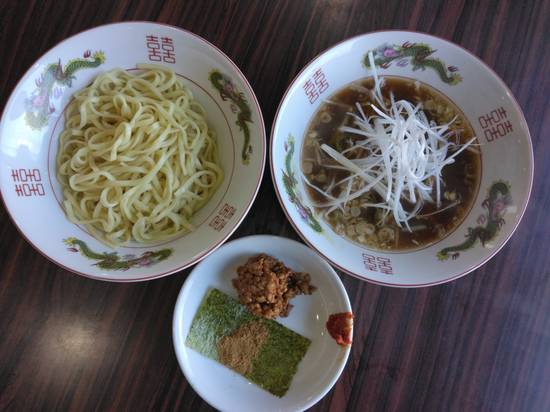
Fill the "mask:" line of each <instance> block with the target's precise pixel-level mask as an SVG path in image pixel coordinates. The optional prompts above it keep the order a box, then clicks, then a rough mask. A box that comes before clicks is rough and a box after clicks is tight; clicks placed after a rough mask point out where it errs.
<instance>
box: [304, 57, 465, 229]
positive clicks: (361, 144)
mask: <svg viewBox="0 0 550 412" xmlns="http://www.w3.org/2000/svg"><path fill="white" fill-rule="evenodd" d="M368 58H369V62H370V67H371V69H372V74H373V77H374V91H373V97H374V102H375V103H376V104H371V107H372V109H373V110H374V112H375V113H376V115H374V116H370V117H367V116H366V115H365V112H364V111H363V108H362V107H361V105H360V104H359V103H356V106H357V112H358V113H349V114H350V115H351V116H352V117H353V119H354V126H355V127H349V126H344V127H341V128H340V130H341V131H343V132H347V133H352V134H355V135H359V136H361V137H362V139H361V140H358V141H355V142H354V143H353V146H352V147H350V148H347V149H345V150H343V151H342V152H338V151H337V150H335V149H334V148H332V147H331V146H328V145H326V144H323V145H322V146H321V149H322V150H323V151H324V152H325V153H326V154H327V155H328V156H330V157H331V158H332V159H334V160H335V161H336V162H337V163H338V164H339V165H340V167H338V166H333V167H337V168H341V169H343V170H346V171H348V172H349V173H350V175H349V176H348V177H347V178H346V179H344V180H342V181H341V182H337V183H335V184H336V185H338V184H341V183H345V184H346V185H345V190H342V191H341V193H340V195H339V197H335V196H332V195H330V189H328V190H327V189H325V190H321V189H320V188H318V187H316V186H315V185H314V184H312V183H311V182H307V184H308V185H309V186H311V187H313V188H314V189H316V190H317V191H319V192H320V193H322V194H324V195H325V196H326V199H327V202H326V203H323V205H322V206H324V207H329V211H334V210H336V209H337V208H338V209H342V210H343V208H344V206H345V205H346V204H347V203H348V202H349V201H350V200H353V199H356V198H358V197H359V196H361V195H362V194H364V193H366V192H367V191H370V190H374V191H375V192H376V193H378V194H379V195H380V196H381V197H382V199H384V202H383V203H376V204H368V206H369V207H377V208H380V209H383V210H384V213H385V216H386V215H387V214H388V213H391V214H393V217H394V219H395V222H396V223H397V224H398V225H399V226H400V227H405V228H407V229H408V230H411V228H410V226H409V221H410V220H411V219H412V218H414V217H415V216H418V213H419V211H420V210H421V209H422V206H423V205H424V204H425V203H426V202H429V203H434V202H435V203H436V205H437V208H438V209H440V207H441V192H442V186H443V182H442V178H441V171H442V169H443V168H444V167H445V166H447V165H450V164H452V163H454V161H455V158H456V156H458V155H459V154H460V153H461V152H462V151H463V150H465V149H466V148H467V147H468V146H470V145H471V144H472V142H473V141H474V140H476V138H475V137H474V138H472V139H471V140H469V141H468V142H466V143H465V144H460V143H458V139H456V140H457V143H455V142H452V141H451V140H450V138H451V137H453V136H455V135H456V133H455V132H454V131H452V130H450V129H449V126H450V125H451V124H452V123H453V122H454V121H455V120H456V118H455V119H453V120H451V121H450V122H449V123H446V124H443V125H437V124H435V122H433V121H432V122H430V121H428V118H427V117H426V114H425V113H424V112H423V110H422V106H421V104H417V105H414V104H412V103H411V102H409V101H407V100H398V101H395V99H394V96H393V94H392V93H390V103H391V104H390V105H389V107H387V106H386V104H385V102H384V98H383V96H382V90H381V88H382V85H383V79H379V78H378V75H377V73H376V66H375V64H374V58H373V55H372V52H371V53H369V55H368ZM358 148H362V149H365V150H364V151H365V153H367V156H366V157H363V158H356V157H353V158H350V157H347V155H348V154H349V153H350V152H355V153H357V151H356V149H358ZM356 178H359V179H361V184H360V185H359V188H356V189H355V190H353V189H352V181H354V179H356ZM331 186H332V185H331ZM411 205H412V206H411ZM455 205H456V204H453V205H452V206H455ZM319 206H321V205H319ZM447 207H451V205H449V206H447ZM445 209H446V208H445ZM424 216H427V215H424Z"/></svg>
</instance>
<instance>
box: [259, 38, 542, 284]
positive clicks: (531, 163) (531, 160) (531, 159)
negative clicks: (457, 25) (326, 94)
mask: <svg viewBox="0 0 550 412" xmlns="http://www.w3.org/2000/svg"><path fill="white" fill-rule="evenodd" d="M386 32H391V33H396V32H397V33H411V34H420V35H423V36H427V37H432V38H434V39H437V40H440V41H443V42H445V43H447V44H449V45H451V46H455V47H458V48H460V49H462V50H463V51H464V52H466V54H468V55H469V56H470V57H472V58H473V59H474V60H475V61H477V62H478V63H480V64H481V65H482V66H483V67H484V68H485V69H487V70H488V71H489V73H491V74H492V75H493V77H494V78H496V80H497V82H498V83H499V84H500V85H501V87H502V88H503V89H504V90H505V91H506V93H507V94H508V96H509V97H510V100H511V102H512V104H513V105H514V106H515V108H516V110H517V112H518V113H519V118H520V123H522V124H523V126H525V130H526V131H527V141H528V145H529V149H530V151H529V154H530V156H529V189H528V192H527V198H526V200H525V204H524V206H523V208H522V210H521V212H520V213H519V215H518V216H519V217H518V219H517V221H516V223H515V224H514V227H513V228H512V231H511V232H510V234H509V235H508V236H507V237H506V238H505V239H504V241H503V242H502V244H501V245H500V246H498V247H497V248H495V249H494V250H493V251H492V252H490V253H489V255H488V256H487V257H486V258H484V259H482V260H481V262H479V263H477V264H475V265H473V266H471V267H470V268H468V269H467V270H466V271H464V272H460V273H458V274H455V275H452V276H451V277H449V278H448V279H444V280H439V281H436V282H428V283H419V284H413V283H411V284H400V283H391V282H382V281H379V280H374V279H371V278H367V277H365V276H361V275H360V274H358V273H354V272H352V271H350V270H348V269H345V268H343V267H342V266H340V265H339V264H338V263H336V262H335V261H334V260H332V259H330V258H329V257H328V256H326V255H325V254H324V253H322V252H321V251H320V250H319V249H317V248H316V247H315V245H313V243H312V242H310V241H309V240H308V239H307V237H306V236H305V235H304V234H303V233H302V231H301V230H300V228H299V227H298V225H297V224H296V223H294V221H293V220H292V218H291V217H290V213H289V212H288V210H287V208H286V207H285V204H284V202H283V200H282V196H281V193H280V191H279V187H278V186H277V182H276V180H275V170H274V167H273V145H274V137H275V126H276V125H277V122H278V120H279V119H278V117H279V112H280V110H281V106H282V104H283V103H284V101H285V99H286V97H287V95H288V93H289V92H290V90H291V89H292V88H293V87H294V85H295V84H296V83H297V81H298V79H299V78H300V76H301V75H302V73H303V72H305V71H306V70H307V69H309V68H310V67H312V66H313V65H314V64H315V63H316V62H317V60H319V59H320V58H321V57H322V56H323V55H324V54H325V53H327V52H328V51H330V50H332V49H334V48H336V47H338V46H339V45H341V44H343V43H346V42H348V41H353V40H356V39H359V38H361V37H364V36H368V35H371V34H375V33H386ZM269 149H270V153H269V165H270V170H271V180H272V182H273V187H274V188H275V194H276V195H277V199H278V200H279V203H280V204H281V208H282V209H283V212H284V213H285V216H286V218H287V220H288V221H289V222H290V224H291V225H292V227H293V228H294V230H295V231H296V232H297V233H298V235H299V236H300V237H301V238H302V240H303V241H304V242H305V243H306V244H307V245H308V246H309V247H311V248H312V249H313V250H315V251H316V252H317V253H318V254H319V255H321V256H322V257H323V258H324V259H326V260H327V261H328V262H330V264H331V265H333V266H335V267H337V268H338V269H340V270H341V271H342V272H344V273H346V274H348V275H351V276H353V277H355V278H358V279H360V280H363V281H367V282H371V283H374V284H377V285H381V286H392V287H399V288H419V287H425V286H435V285H440V284H443V283H447V282H451V281H453V280H456V279H458V278H460V277H462V276H465V275H467V274H468V273H470V272H472V271H474V270H476V269H477V268H479V267H481V266H483V265H484V264H485V263H487V262H488V261H489V260H490V259H491V258H493V257H494V256H495V255H496V254H497V253H498V252H499V251H500V250H501V249H502V248H503V247H504V245H505V244H506V243H508V240H510V238H511V237H512V235H513V234H514V233H515V231H516V230H517V228H518V226H519V224H520V222H521V220H522V218H523V215H524V214H525V211H526V210H527V205H528V204H529V199H530V197H531V190H532V188H533V174H534V163H535V161H534V156H533V143H532V141H531V132H530V131H529V127H528V125H527V121H526V120H525V115H524V114H523V110H522V109H521V106H520V105H519V103H518V101H517V100H516V98H515V96H514V94H513V93H512V91H511V90H510V89H509V88H508V86H507V85H506V83H504V81H503V80H502V79H501V78H500V76H499V75H498V74H497V73H496V72H495V71H494V70H493V69H492V68H491V67H489V66H488V65H487V64H486V63H485V62H484V61H483V60H481V59H480V58H479V57H477V56H476V55H475V54H473V53H472V52H470V51H469V50H467V49H465V48H464V47H462V46H460V45H458V44H455V43H453V42H450V41H449V40H446V39H444V38H442V37H439V36H435V35H433V34H428V33H423V32H418V31H411V30H377V31H371V32H367V33H363V34H359V35H357V36H353V37H350V38H348V39H344V40H341V41H339V42H338V43H336V44H334V45H332V46H330V47H328V48H326V49H324V50H323V51H321V52H320V53H319V54H317V55H316V56H315V57H314V58H313V59H312V60H311V61H310V62H309V63H308V64H306V65H305V66H304V67H303V68H302V69H301V70H300V71H299V72H298V74H297V75H296V76H294V79H293V80H292V82H291V83H290V84H289V86H288V87H287V89H286V90H285V93H284V94H283V97H282V98H281V101H280V103H279V105H278V107H277V111H276V112H275V117H274V121H273V125H272V127H271V133H270V147H269Z"/></svg>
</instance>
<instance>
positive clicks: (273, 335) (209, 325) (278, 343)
mask: <svg viewBox="0 0 550 412" xmlns="http://www.w3.org/2000/svg"><path fill="white" fill-rule="evenodd" d="M252 320H258V321H260V322H262V323H263V324H264V326H265V327H266V328H267V330H268V331H269V337H268V339H267V341H266V342H265V343H264V345H263V346H262V348H261V349H260V351H259V353H258V355H257V356H256V358H255V359H254V360H253V363H252V365H253V366H252V371H251V372H250V373H248V374H246V375H244V376H245V377H246V378H247V379H249V380H250V381H251V382H254V383H255V384H256V385H258V386H260V387H261V388H264V389H265V390H267V391H269V392H271V393H272V394H273V395H276V396H279V397H281V396H283V395H284V394H285V393H286V391H287V390H288V388H289V387H290V382H291V381H292V377H293V376H294V375H295V374H296V370H297V369H298V364H299V363H300V361H301V360H302V358H303V357H304V355H305V354H306V351H307V349H308V348H309V345H310V344H311V341H310V340H309V339H307V338H305V337H303V336H301V335H299V334H297V333H296V332H293V331H291V330H290V329H288V328H286V327H284V326H283V325H281V324H279V323H277V322H275V321H273V320H267V319H263V318H260V317H257V316H254V315H252V314H251V313H250V312H248V310H247V309H246V307H245V306H243V305H241V304H240V303H239V302H238V301H237V300H236V299H233V298H232V297H231V296H228V295H226V294H225V293H223V292H221V291H219V290H218V289H212V290H210V291H209V292H208V293H207V294H206V296H205V298H204V299H203V301H202V303H201V305H200V307H199V309H198V311H197V313H196V314H195V318H194V319H193V323H192V324H191V329H190V330H189V334H188V335H187V339H186V342H185V344H186V345H187V346H188V347H190V348H192V349H194V350H196V351H197V352H199V353H201V354H202V355H204V356H207V357H209V358H211V359H214V360H216V361H219V359H218V350H217V343H218V340H219V339H220V338H221V337H223V336H226V335H229V334H230V333H231V332H233V331H234V330H235V329H237V328H238V327H240V326H242V325H243V324H245V323H247V322H250V321H252Z"/></svg>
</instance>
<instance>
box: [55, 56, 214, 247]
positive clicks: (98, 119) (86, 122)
mask: <svg viewBox="0 0 550 412" xmlns="http://www.w3.org/2000/svg"><path fill="white" fill-rule="evenodd" d="M138 67H139V68H140V69H141V70H139V71H137V72H136V73H135V74H132V73H129V72H126V71H124V70H119V69H115V70H112V71H110V72H107V73H105V74H102V75H100V76H98V77H97V78H96V79H95V80H94V82H93V83H92V84H91V85H90V86H88V87H86V88H85V89H83V90H81V91H79V92H78V93H76V94H75V95H74V99H73V100H72V102H71V103H70V104H69V106H68V107H67V110H66V114H65V116H66V118H65V129H64V131H63V132H62V133H61V136H60V141H59V150H58V153H57V178H58V180H59V182H60V183H61V187H62V189H63V198H64V200H63V207H64V209H65V212H66V213H67V216H68V217H69V219H70V220H71V221H72V222H74V223H78V224H82V225H84V226H85V227H86V228H87V229H88V230H89V231H90V232H91V233H92V234H93V235H94V236H96V237H97V238H98V239H100V240H101V241H103V242H104V243H106V244H107V245H110V246H117V245H122V244H126V243H127V242H129V241H130V240H131V239H133V240H135V241H137V242H144V243H147V242H154V241H158V240H162V239H166V238H171V237H173V236H175V235H178V234H181V233H184V232H186V231H189V230H192V229H193V226H192V225H191V223H190V218H191V216H192V215H193V214H194V213H195V212H196V211H197V210H198V209H200V208H201V207H202V206H203V205H204V204H205V203H206V202H207V201H208V200H209V199H210V197H211V196H212V195H213V193H214V191H215V190H216V188H217V187H218V186H219V184H220V183H221V181H222V179H223V171H222V169H221V167H220V162H219V159H218V148H217V143H216V137H215V134H214V131H213V130H212V129H210V128H209V127H208V124H207V121H206V113H205V110H204V108H203V107H202V106H201V105H200V104H199V103H198V102H197V101H196V100H195V99H194V98H193V95H192V94H191V92H190V91H189V90H188V89H187V88H185V87H184V86H183V85H182V84H181V83H180V82H179V80H178V78H177V77H176V75H175V73H174V72H173V71H172V70H169V69H166V68H164V67H160V66H152V65H140V66H138Z"/></svg>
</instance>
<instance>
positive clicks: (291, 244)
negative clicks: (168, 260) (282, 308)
mask: <svg viewBox="0 0 550 412" xmlns="http://www.w3.org/2000/svg"><path fill="white" fill-rule="evenodd" d="M259 253H267V254H269V255H271V256H273V257H275V258H277V259H279V260H281V261H283V262H284V263H285V265H286V266H288V267H290V268H292V269H293V270H295V271H300V272H307V273H309V274H310V275H311V283H312V284H313V285H315V286H316V287H317V290H316V291H315V292H313V294H312V295H301V296H297V297H295V298H294V299H293V300H292V301H291V303H292V304H293V305H294V307H293V308H292V310H291V312H290V315H289V316H288V317H287V318H278V319H276V321H277V322H279V323H281V324H283V325H284V326H286V327H288V328H290V329H292V330H294V331H296V332H298V333H300V334H301V335H303V336H305V337H307V338H309V339H310V340H311V346H310V347H309V349H308V351H307V353H306V355H305V357H304V358H303V359H302V361H301V363H300V364H299V367H298V371H297V373H296V375H295V376H294V378H293V380H292V383H291V385H290V389H289V390H288V392H287V393H286V395H284V396H283V397H282V398H278V397H276V396H274V395H272V394H270V393H269V392H267V391H265V390H263V389H261V388H259V387H257V386H256V385H254V384H252V383H250V382H248V381H247V380H246V379H245V378H244V377H242V376H241V375H239V374H237V373H236V372H233V371H232V370H230V369H228V368H226V367H225V366H223V365H221V364H219V363H217V362H216V361H213V360H211V359H208V358H206V357H204V356H202V355H200V354H199V353H197V352H195V351H194V350H192V349H189V348H188V347H186V346H185V339H186V337H187V334H188V332H189V328H190V326H191V322H192V320H193V318H194V316H195V313H196V312H197V309H198V307H199V305H200V303H201V302H202V299H203V298H204V296H205V295H206V293H207V292H208V291H209V290H210V289H211V288H217V289H219V290H221V291H222V292H225V293H227V294H229V295H231V296H234V297H237V293H236V290H235V289H234V288H233V286H232V284H231V280H232V279H233V278H234V277H236V269H237V267H238V266H240V265H242V264H244V263H245V262H246V260H247V259H248V258H249V257H251V256H254V255H257V254H259ZM349 311H351V306H350V302H349V299H348V296H347V294H346V291H345V289H344V286H343V285H342V282H341V281H340V279H339V278H338V275H337V274H336V272H335V271H334V270H333V269H332V268H331V267H330V266H329V265H328V264H327V263H326V262H325V261H324V260H322V259H321V258H320V257H319V256H318V255H317V254H316V253H315V252H313V251H312V250H311V249H309V248H308V247H306V246H304V245H302V244H300V243H298V242H296V241H293V240H289V239H285V238H281V237H276V236H263V235H260V236H250V237H245V238H241V239H238V240H234V241H232V242H229V243H227V244H226V245H224V246H222V247H221V248H219V249H218V250H217V251H215V252H214V253H212V254H211V255H210V256H208V257H207V258H206V259H204V260H203V261H202V262H201V263H200V264H198V265H197V266H196V267H195V269H193V271H192V272H191V274H190V275H189V277H188V278H187V280H186V281H185V284H184V285H183V287H182V289H181V292H180V294H179V297H178V300H177V303H176V307H175V311H174V320H173V340H174V347H175V351H176V355H177V358H178V362H179V364H180V366H181V368H182V370H183V373H184V374H185V377H186V378H187V380H188V382H189V383H190V384H191V386H192V387H193V388H194V389H195V391H196V392H197V393H198V394H199V395H200V396H201V397H202V398H203V399H204V400H206V401H207V402H208V403H209V404H211V405H212V406H214V407H215V408H218V409H220V410H223V411H241V412H243V411H262V410H266V411H276V410H280V411H283V410H284V411H297V410H304V409H307V408H309V407H311V406H312V405H314V404H315V403H316V402H318V401H319V400H320V399H321V398H322V397H323V396H324V395H325V394H326V393H327V392H328V391H329V390H330V388H331V387H332V386H333V385H334V383H335V382H336V380H337V379H338V377H339V376H340V374H341V372H342V370H343V369H344V366H345V364H346V361H347V358H348V355H349V352H350V346H346V347H344V346H339V345H338V344H337V343H336V342H335V341H334V339H333V338H332V337H331V336H330V334H329V333H328V332H327V329H326V321H327V319H328V317H329V315H331V314H333V313H341V312H349Z"/></svg>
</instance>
